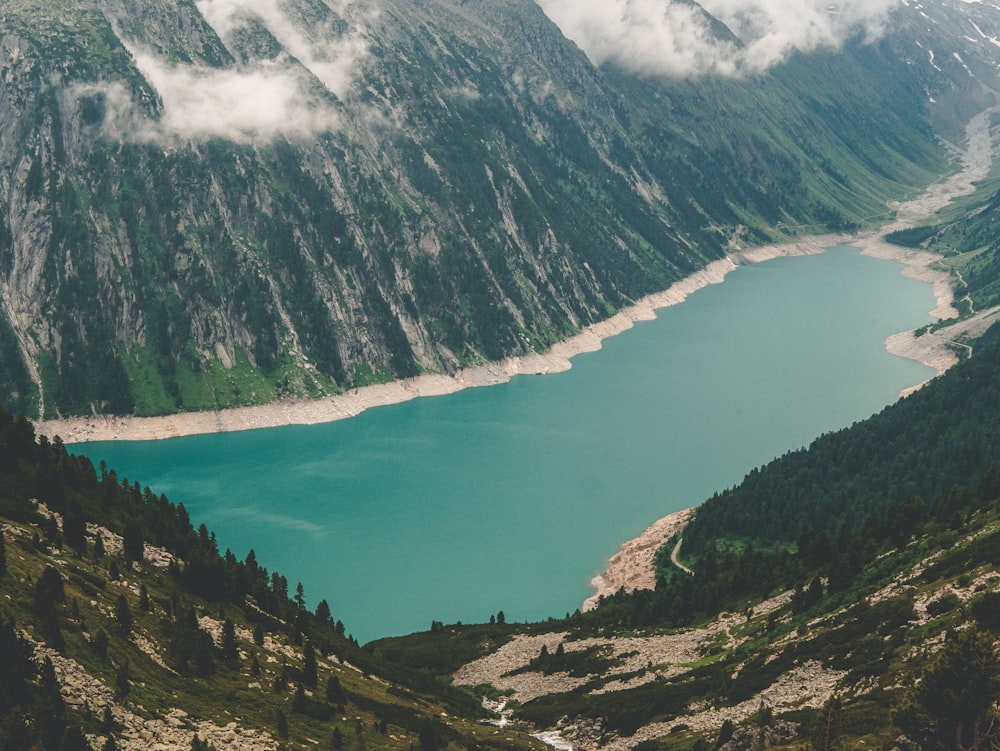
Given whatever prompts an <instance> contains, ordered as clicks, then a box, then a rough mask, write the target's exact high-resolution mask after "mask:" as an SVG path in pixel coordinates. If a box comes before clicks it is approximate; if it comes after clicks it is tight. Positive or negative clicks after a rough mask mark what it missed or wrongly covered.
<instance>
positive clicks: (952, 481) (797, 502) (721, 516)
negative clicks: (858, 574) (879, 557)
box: [684, 326, 1000, 570]
mask: <svg viewBox="0 0 1000 751" xmlns="http://www.w3.org/2000/svg"><path fill="white" fill-rule="evenodd" d="M995 463H996V464H1000V327H996V326H994V327H993V328H992V329H990V331H988V332H987V333H986V334H985V335H984V336H983V337H982V338H981V339H980V340H979V342H978V345H977V347H976V354H975V356H974V357H973V358H971V360H969V361H966V362H963V363H960V365H959V366H956V367H955V368H953V369H952V370H951V371H949V372H948V373H946V374H945V375H944V376H942V377H941V378H938V379H936V380H935V381H933V382H932V383H931V384H929V385H928V386H926V387H925V388H923V389H921V390H920V391H918V392H917V393H915V394H913V395H911V396H909V397H908V398H906V399H903V400H901V401H899V402H897V403H896V404H894V405H892V406H890V407H887V408H886V409H884V410H883V411H882V412H881V413H879V414H878V415H876V416H874V417H872V418H869V419H868V420H865V421H864V422H862V423H859V424H856V425H855V426H852V427H851V428H848V429H845V430H842V431H839V432H836V433H831V434H828V435H824V436H822V437H821V438H818V439H816V440H815V441H814V442H813V443H812V444H811V445H810V446H809V448H808V449H801V450H799V451H795V452H791V453H789V454H786V455H785V456H783V457H781V458H780V459H777V460H775V461H773V462H771V463H770V464H768V465H767V466H766V467H763V468H761V469H755V470H754V471H753V472H751V473H750V474H749V475H747V477H746V478H744V480H743V482H742V483H740V485H739V486H738V487H736V488H733V489H731V490H727V491H725V492H723V493H720V494H717V495H716V496H713V497H712V498H711V499H709V500H708V501H706V502H705V503H704V504H703V505H702V506H701V507H699V509H698V513H697V514H696V516H695V518H694V519H693V520H692V521H691V523H690V525H689V526H688V528H687V529H686V530H685V533H684V545H685V548H686V549H689V550H692V551H697V552H704V551H706V550H708V549H709V548H710V547H712V546H713V545H715V544H716V541H718V540H720V539H746V538H748V537H750V538H751V539H752V540H754V541H755V542H762V543H764V544H766V545H771V544H773V543H786V544H787V543H792V542H795V541H796V540H798V539H799V538H800V537H801V536H802V535H803V534H804V533H806V532H808V531H809V530H810V529H815V530H816V531H817V532H821V533H823V534H824V535H826V536H827V537H828V538H832V537H833V536H834V535H835V534H836V533H837V531H838V528H839V527H840V525H841V524H846V525H847V527H848V529H851V530H853V531H855V532H856V531H857V530H859V529H860V528H861V526H862V523H863V522H864V521H865V518H866V517H867V516H868V515H869V514H872V513H879V512H881V511H883V510H884V509H886V507H887V506H888V505H889V504H892V503H900V502H902V501H904V500H905V499H907V498H912V497H915V496H918V495H919V496H922V497H923V498H925V499H927V498H935V497H938V496H943V495H945V494H947V493H948V491H949V490H950V489H951V488H952V487H953V486H955V485H964V484H966V483H967V482H968V478H971V477H978V476H980V475H982V474H983V473H984V472H985V471H986V469H988V468H989V467H990V465H992V464H995ZM846 478H851V481H850V482H846V481H844V480H845V479H846ZM903 521H905V519H904V520H903ZM894 522H895V519H887V523H888V524H889V525H890V527H892V526H893V525H894ZM906 528H907V525H906V524H904V525H902V527H898V528H897V529H906ZM696 570H697V569H696Z"/></svg>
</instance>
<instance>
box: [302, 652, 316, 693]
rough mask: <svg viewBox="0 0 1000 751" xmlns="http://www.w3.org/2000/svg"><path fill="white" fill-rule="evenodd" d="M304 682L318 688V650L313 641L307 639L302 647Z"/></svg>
mask: <svg viewBox="0 0 1000 751" xmlns="http://www.w3.org/2000/svg"><path fill="white" fill-rule="evenodd" d="M302 658H303V660H302V682H303V683H304V684H306V685H307V686H309V687H310V688H316V681H317V679H318V676H317V675H316V668H317V666H316V650H315V649H314V648H313V645H312V642H311V641H306V643H305V646H303V647H302Z"/></svg>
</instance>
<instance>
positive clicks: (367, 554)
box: [78, 247, 934, 643]
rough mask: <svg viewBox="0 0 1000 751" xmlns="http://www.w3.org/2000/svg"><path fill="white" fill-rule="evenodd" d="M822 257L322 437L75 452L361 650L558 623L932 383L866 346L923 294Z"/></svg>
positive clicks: (200, 439) (923, 302)
mask: <svg viewBox="0 0 1000 751" xmlns="http://www.w3.org/2000/svg"><path fill="white" fill-rule="evenodd" d="M901 270H902V267H901V266H900V265H898V264H895V263H891V262H888V261H880V260H874V259H871V258H867V257H863V256H861V255H860V254H859V253H858V252H857V251H856V250H854V249H851V248H843V247H840V248H834V249H831V250H828V251H827V252H825V253H823V254H821V255H817V256H807V257H799V258H779V259H775V260H773V261H768V262H766V263H762V264H759V265H756V266H749V267H742V268H739V269H737V270H735V271H734V272H733V273H732V274H730V275H729V276H728V277H727V279H726V281H725V283H724V284H721V285H714V286H712V287H708V288H706V289H704V290H701V291H699V292H697V293H695V294H694V295H692V296H691V297H690V298H689V299H688V300H687V301H686V302H685V303H684V304H682V305H679V306H675V307H672V308H667V309H664V310H661V311H659V314H658V318H657V320H655V321H649V322H642V323H639V324H637V325H636V326H635V328H633V329H632V330H631V331H628V332H626V333H624V334H622V335H620V336H618V337H615V338H612V339H608V340H606V341H605V342H604V348H603V350H602V351H600V352H596V353H591V354H585V355H581V356H579V357H577V358H575V359H574V360H573V368H572V369H571V370H569V371H567V372H565V373H559V374H554V375H547V376H522V377H517V378H515V379H513V380H512V381H511V382H510V383H508V384H504V385H500V386H495V387H490V388H479V389H468V390H466V391H462V392H459V393H457V394H452V395H448V396H442V397H433V398H422V399H417V400H414V401H411V402H407V403H405V404H399V405H393V406H387V407H380V408H377V409H373V410H369V411H368V412H366V413H364V414H362V415H360V416H358V417H356V418H353V419H350V420H345V421H341V422H336V423H329V424H326V425H315V426H301V427H300V426H293V427H283V428H269V429H265V430H253V431H245V432H239V433H227V434H217V435H204V436H191V437H187V438H175V439H170V440H164V441H155V442H133V443H127V442H119V443H92V444H81V445H80V446H79V447H78V450H79V452H80V453H86V454H88V455H89V456H91V457H92V458H93V460H94V463H95V465H96V463H97V461H98V460H100V459H102V458H103V459H105V460H106V461H107V463H108V466H109V467H113V468H115V469H116V470H117V472H118V475H119V477H122V476H126V477H128V478H129V479H130V480H138V481H139V482H140V483H141V484H142V485H144V486H145V485H149V486H150V487H151V488H153V490H154V491H155V492H157V493H161V492H162V493H166V494H167V497H168V498H170V499H171V500H172V501H174V502H183V503H184V505H185V506H186V507H187V509H188V511H189V513H190V515H191V518H192V520H193V521H194V523H195V526H197V525H198V524H200V523H205V524H206V525H207V526H208V527H209V529H211V530H213V531H214V532H215V533H216V535H217V538H218V541H219V545H220V548H221V549H223V550H225V548H227V547H229V548H231V549H232V550H233V552H234V553H235V554H236V555H237V557H239V558H243V557H244V556H245V555H246V553H247V552H248V550H249V549H250V548H254V550H255V551H256V554H257V559H258V561H260V563H261V564H262V565H264V566H266V567H267V568H268V569H269V570H270V571H275V570H277V571H279V572H281V573H282V574H283V575H284V576H286V577H287V579H288V581H289V586H290V589H291V590H293V591H294V587H295V584H296V583H297V582H299V581H301V582H302V583H303V585H304V587H305V593H306V599H307V604H308V606H309V607H310V608H311V607H314V606H315V605H316V603H317V602H319V600H320V599H326V600H327V601H328V602H329V603H330V606H331V609H332V611H333V615H334V618H337V619H341V620H343V621H344V623H345V624H346V627H347V630H348V631H349V632H351V633H353V634H354V636H355V637H356V638H358V639H359V641H361V642H362V643H363V642H365V641H368V640H370V639H374V638H377V637H380V636H387V635H396V634H403V633H409V632H411V631H415V630H423V629H427V628H429V626H430V623H431V621H432V620H439V621H444V622H445V623H453V622H455V621H465V622H477V621H484V620H488V619H489V616H490V615H491V614H493V613H496V612H497V611H498V610H503V611H504V613H505V615H506V617H507V620H508V621H513V620H517V621H524V620H538V619H544V618H546V617H548V616H562V615H563V614H565V613H566V612H572V611H573V610H575V609H576V608H578V607H579V606H580V604H581V602H582V600H583V599H584V598H585V597H587V596H588V595H589V594H591V589H590V587H589V581H590V579H591V577H593V576H594V574H596V573H597V572H599V571H600V570H601V569H602V568H603V566H604V563H605V562H606V560H607V558H608V557H609V556H610V555H612V554H613V553H614V552H615V551H616V550H617V548H618V546H619V544H620V543H621V542H623V541H624V540H626V539H630V538H632V537H634V536H636V535H638V534H639V533H641V532H642V531H643V530H644V529H645V528H646V527H647V526H648V525H649V524H651V523H652V522H653V521H654V520H656V519H657V518H659V517H661V516H664V515H665V514H667V513H670V512H672V511H676V510H679V509H682V508H686V507H688V506H692V505H695V504H697V503H699V502H701V501H702V500H704V499H705V498H707V497H708V496H710V495H711V494H712V493H713V492H714V491H716V490H720V489H722V488H724V487H727V486H730V485H733V484H735V483H736V482H738V481H739V480H740V479H741V478H742V477H743V476H744V475H745V474H746V472H748V471H749V470H750V469H752V468H753V467H755V466H758V465H760V464H762V463H764V462H766V461H768V460H770V459H772V458H774V457H775V456H778V455H780V454H782V453H784V452H785V451H788V450H790V449H795V448H798V447H800V446H802V445H804V444H807V443H808V442H810V441H811V440H812V439H814V438H815V437H816V436H818V435H819V434H821V433H823V432H826V431H830V430H834V429H837V428H841V427H844V426H846V425H849V424H851V423H852V422H854V421H856V420H859V419H863V418H865V417H867V416H868V415H870V414H872V413H874V412H876V411H878V410H879V409H881V408H882V407H883V406H884V405H886V404H888V403H890V402H892V401H894V400H895V399H896V396H897V394H898V393H899V391H900V390H901V389H903V388H905V387H907V386H912V385H914V384H917V383H920V382H921V381H923V380H925V379H926V378H928V377H930V376H931V375H932V374H933V373H932V371H931V370H930V369H929V368H926V367H924V366H922V365H919V364H917V363H915V362H911V361H908V360H903V359H900V358H896V357H893V356H891V355H888V354H887V353H886V352H885V349H884V340H885V338H886V336H888V335H889V334H892V333H894V332H897V331H901V330H905V329H911V328H914V327H917V326H921V325H923V324H925V323H928V322H929V321H930V320H931V318H930V316H929V314H928V312H927V311H929V310H930V309H932V308H933V307H934V299H933V295H932V293H931V288H930V286H928V285H926V284H920V283H918V282H915V281H912V280H908V279H905V278H904V277H903V276H901Z"/></svg>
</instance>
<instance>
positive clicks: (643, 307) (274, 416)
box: [35, 233, 958, 444]
mask: <svg viewBox="0 0 1000 751" xmlns="http://www.w3.org/2000/svg"><path fill="white" fill-rule="evenodd" d="M836 245H850V246H851V247H855V248H858V249H860V250H861V253H862V255H867V256H871V257H874V258H880V259H883V260H889V261H893V262H896V263H900V264H902V265H903V266H904V267H905V268H904V270H903V272H902V273H903V274H904V275H906V276H908V277H911V278H913V279H917V280H919V281H922V282H925V283H928V284H931V285H932V287H933V291H934V296H935V300H936V305H937V307H936V308H935V309H934V310H933V311H931V314H932V315H934V316H936V317H938V318H951V317H956V316H957V315H958V311H957V310H955V308H954V307H953V305H952V302H953V299H954V298H953V293H952V289H951V285H950V276H949V275H948V274H947V273H946V272H944V271H935V270H933V269H931V268H930V264H931V263H933V262H934V261H935V260H937V259H938V258H939V257H938V256H937V255H936V254H933V253H929V252H927V251H914V250H910V249H908V248H902V247H897V246H894V245H890V244H889V243H886V242H885V241H884V240H882V239H881V236H880V234H874V233H868V234H862V235H849V234H843V235H840V234H837V235H811V236H808V237H804V238H799V239H797V240H794V241H791V242H787V243H777V244H773V245H763V246H759V247H755V248H746V249H741V250H736V251H733V252H732V253H730V254H729V255H728V256H727V257H726V258H723V259H718V260H716V261H712V262H710V263H709V264H708V265H707V266H705V267H704V268H702V269H700V270H699V271H696V272H695V273H694V274H691V275H690V276H687V277H685V278H683V279H680V280H679V281H677V282H674V283H673V284H672V285H671V286H670V287H669V288H668V289H666V290H664V291H662V292H656V293H653V294H651V295H648V296H646V297H644V298H642V299H640V300H639V301H638V302H636V303H635V304H633V305H631V306H629V307H627V308H623V309H621V310H620V311H618V312H617V313H615V314H614V315H613V316H611V317H610V318H607V319H605V320H603V321H599V322H597V323H594V324H591V325H589V326H587V328H586V329H584V330H583V331H581V332H580V333H579V334H576V335H575V336H572V337H570V338H569V339H565V340H563V341H561V342H557V343H556V344H554V345H553V346H552V347H551V348H550V349H549V351H548V352H544V353H532V354H528V355H522V356H519V357H511V358H507V359H505V360H499V361H495V362H489V363H485V364H483V365H477V366H474V367H471V368H464V369H462V370H459V371H457V372H456V373H455V374H454V375H452V376H449V375H445V374H440V373H432V374H426V375H420V376H416V377H414V378H406V379H403V380H399V381H391V382H389V383H381V384H375V385H372V386H362V387H359V388H355V389H351V390H349V391H345V392H344V393H342V394H337V395H334V396H328V397H324V398H322V399H284V400H279V401H275V402H271V403H269V404H261V405H252V406H246V407H231V408H227V409H222V410H216V411H211V412H179V413H177V414H173V415H162V416H158V417H135V416H132V415H94V416H90V417H67V418H59V419H53V420H45V421H40V422H36V423H35V431H36V433H38V434H39V435H45V436H47V437H49V438H50V439H52V438H55V437H56V436H57V435H58V436H59V437H60V438H61V439H62V441H63V443H65V444H73V443H84V442H90V441H154V440H163V439H167V438H179V437H183V436H190V435H202V434H207V433H229V432H233V431H239V430H255V429H259V428H275V427H282V426H287V425H316V424H320V423H327V422H335V421H337V420H346V419H348V418H351V417H355V416H357V415H359V414H361V413H362V412H365V411H366V410H368V409H372V408H374V407H381V406H386V405H390V404H400V403H402V402H407V401H409V400H411V399H415V398H418V397H427V396H443V395H446V394H452V393H455V392H457V391H461V390H463V389H466V388H478V387H481V386H495V385H498V384H502V383H507V382H508V381H510V379H511V378H513V377H515V376H519V375H547V374H550V373H560V372H563V371H566V370H569V369H570V368H571V367H572V359H573V358H574V357H576V356H577V355H580V354H584V353H587V352H596V351H598V350H600V349H601V347H602V344H603V341H604V340H605V339H607V338H609V337H613V336H617V335H618V334H621V333H622V332H624V331H628V330H629V329H631V328H632V327H633V326H634V325H635V324H636V323H637V322H640V321H649V320H653V319H655V318H656V311H658V310H660V309H663V308H668V307H671V306H673V305H678V304H680V303H682V302H684V301H685V300H686V299H687V298H688V296H689V295H691V294H692V293H694V292H697V291H698V290H700V289H703V288H705V287H708V286H709V285H712V284H720V283H722V282H723V281H724V280H725V278H726V276H727V275H728V274H729V273H730V272H732V271H733V270H735V269H736V268H738V267H740V266H746V265H753V264H757V263H763V262H764V261H769V260H772V259H774V258H781V257H795V256H805V255H815V254H818V253H822V252H824V251H825V250H826V249H827V248H830V247H833V246H836ZM912 333H913V332H903V333H901V334H893V335H892V336H890V337H888V339H887V340H886V350H887V351H888V352H890V353H891V354H894V355H897V356H900V357H907V358H910V359H915V360H918V361H919V362H923V363H924V364H925V365H928V366H929V367H931V368H934V369H935V370H936V371H937V372H938V374H940V373H943V372H944V371H945V370H947V369H948V368H949V367H951V365H954V363H955V362H957V361H958V358H957V357H955V355H954V354H953V353H951V350H950V349H948V348H947V347H944V348H943V349H944V351H943V352H942V347H941V346H940V344H939V343H938V342H936V341H935V342H933V344H935V345H938V346H930V345H931V344H932V340H931V339H930V338H927V337H918V338H915V341H916V344H914V343H913V342H908V343H907V345H906V346H905V347H901V346H899V343H900V341H901V340H900V339H899V337H902V336H905V335H906V334H911V335H912ZM921 339H926V342H921V341H920V340H921ZM924 343H926V344H927V345H928V346H926V347H925V346H921V345H922V344H924ZM949 355H950V358H949ZM920 385H922V384H920ZM916 388H919V386H914V387H912V389H907V390H906V391H904V392H902V393H901V396H902V395H904V394H905V393H908V392H910V391H911V390H914V389H916Z"/></svg>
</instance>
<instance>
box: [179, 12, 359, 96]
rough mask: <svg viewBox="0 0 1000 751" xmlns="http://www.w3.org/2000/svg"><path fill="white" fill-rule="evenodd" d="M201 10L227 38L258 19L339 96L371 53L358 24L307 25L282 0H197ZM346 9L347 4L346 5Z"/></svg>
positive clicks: (226, 39) (213, 26) (218, 32)
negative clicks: (344, 29)
mask: <svg viewBox="0 0 1000 751" xmlns="http://www.w3.org/2000/svg"><path fill="white" fill-rule="evenodd" d="M196 5H197V6H198V10H199V11H200V12H201V14H202V15H203V16H204V17H205V20H206V21H208V23H209V24H210V25H211V26H212V28H213V29H215V31H216V33H217V34H218V35H219V36H220V37H222V39H223V40H224V41H228V40H230V39H231V38H232V35H233V33H234V32H235V31H236V30H237V29H239V28H241V27H243V26H246V24H247V23H248V21H250V20H257V21H259V22H260V23H261V24H263V25H264V27H265V28H266V29H267V30H268V31H269V32H271V34H272V36H274V38H275V39H277V40H278V42H279V43H280V44H281V46H282V47H283V48H284V49H285V50H286V51H287V52H288V53H289V54H290V55H292V56H294V57H295V58H296V59H297V60H298V61H299V62H300V63H301V64H302V65H303V66H304V67H305V68H306V69H308V70H309V71H310V72H311V73H312V74H313V75H314V76H316V78H318V79H319V80H320V81H321V82H322V83H323V85H324V86H325V87H326V88H327V90H328V91H330V92H331V93H332V94H334V95H335V96H337V97H344V96H345V95H346V94H347V92H348V90H349V88H350V86H351V85H352V84H353V82H354V79H355V76H356V73H357V69H358V65H359V64H360V62H361V61H362V60H363V59H364V57H365V56H366V55H367V54H368V43H367V41H366V40H365V37H364V33H363V32H362V30H361V29H359V28H357V27H355V28H353V29H351V30H350V31H349V32H348V33H347V34H340V33H338V31H337V30H336V29H335V28H333V26H332V25H330V24H325V25H320V26H318V27H314V28H303V27H301V26H298V25H297V24H295V22H294V21H293V20H292V19H291V18H290V17H289V15H288V14H287V13H286V12H285V11H284V10H283V9H282V7H281V3H280V2H279V0H197V1H196ZM342 7H343V8H346V3H345V4H344V5H343V6H342Z"/></svg>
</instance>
